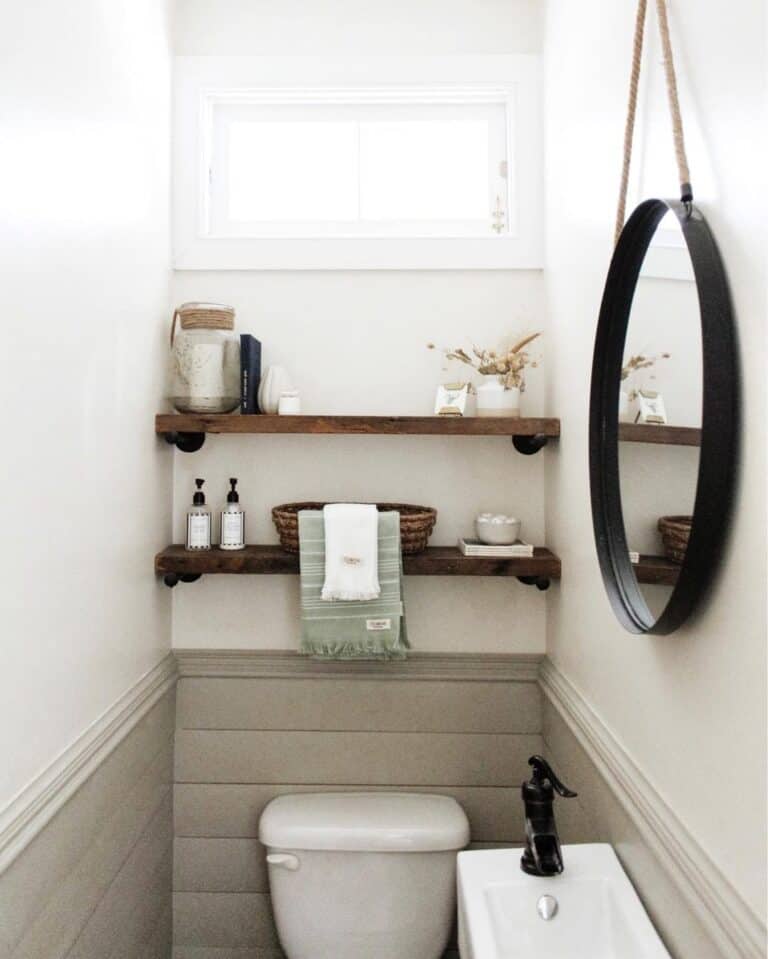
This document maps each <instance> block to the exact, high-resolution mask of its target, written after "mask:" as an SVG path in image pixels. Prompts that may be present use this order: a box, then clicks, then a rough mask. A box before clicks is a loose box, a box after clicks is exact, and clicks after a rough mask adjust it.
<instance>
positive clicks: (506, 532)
mask: <svg viewBox="0 0 768 959" xmlns="http://www.w3.org/2000/svg"><path fill="white" fill-rule="evenodd" d="M520 526H521V523H520V520H519V519H515V517H514V516H506V515H505V514H504V513H481V514H480V515H479V516H478V517H477V518H476V519H475V534H476V535H477V538H478V539H479V540H480V542H481V543H486V544H487V545H488V546H511V545H512V543H514V542H516V541H517V540H518V539H520Z"/></svg>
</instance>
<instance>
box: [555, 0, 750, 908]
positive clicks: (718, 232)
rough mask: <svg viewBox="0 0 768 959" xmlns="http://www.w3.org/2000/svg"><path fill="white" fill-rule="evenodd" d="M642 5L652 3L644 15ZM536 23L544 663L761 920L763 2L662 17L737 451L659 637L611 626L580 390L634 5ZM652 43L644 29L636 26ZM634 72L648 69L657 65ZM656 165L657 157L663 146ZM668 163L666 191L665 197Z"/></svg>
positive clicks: (565, 2) (613, 189) (612, 183)
mask: <svg viewBox="0 0 768 959" xmlns="http://www.w3.org/2000/svg"><path fill="white" fill-rule="evenodd" d="M649 6H650V7H652V6H653V5H652V4H651V5H649ZM546 8H547V15H546V25H545V41H544V45H545V50H546V61H547V67H546V74H547V81H546V89H547V93H546V96H547V102H546V115H547V152H548V165H547V186H548V215H547V229H548V238H549V240H548V247H549V248H548V257H547V292H548V300H549V325H548V341H549V342H550V343H555V344H556V352H555V356H554V357H553V360H552V364H551V367H550V375H549V378H548V383H549V387H550V396H549V407H550V413H551V414H552V415H559V416H561V418H562V434H563V435H562V439H561V441H560V445H559V450H557V451H555V452H554V453H550V454H548V472H547V502H546V509H547V527H548V529H547V538H548V541H549V545H550V546H551V547H552V548H553V549H554V550H555V551H556V552H557V553H559V554H560V556H561V557H562V560H563V571H564V572H563V580H562V584H561V585H560V586H559V587H558V589H557V591H555V592H553V593H552V594H551V596H550V599H549V609H548V629H547V651H548V654H549V656H550V657H551V659H552V660H553V661H554V663H555V664H556V666H557V667H558V668H559V669H560V670H561V671H562V673H564V674H565V675H566V676H567V677H568V678H569V679H570V680H571V682H572V683H573V684H574V685H575V686H576V687H577V689H578V690H579V691H580V692H581V693H582V694H583V696H584V697H586V699H587V700H588V702H589V703H590V704H591V706H592V707H593V709H594V710H595V711H596V712H597V713H598V715H599V716H600V718H601V719H602V720H603V721H604V722H605V724H606V725H607V726H608V727H609V729H610V730H611V731H612V732H613V734H614V735H615V736H616V738H617V739H618V740H619V741H620V742H621V743H622V744H623V746H624V747H625V748H626V749H627V751H628V752H629V754H630V756H631V757H632V758H633V759H634V761H635V762H636V763H637V764H638V765H639V766H640V768H641V769H642V770H643V772H644V773H645V775H646V776H647V777H648V779H649V780H650V781H651V783H652V784H653V785H654V786H655V788H656V789H657V790H658V792H659V793H660V794H661V795H662V797H663V798H664V799H665V800H666V801H667V803H668V804H669V805H670V806H671V807H672V809H674V810H675V812H676V813H677V815H678V817H679V818H680V820H682V821H683V822H684V823H686V825H687V826H688V828H689V830H690V832H691V834H692V835H693V837H694V838H695V839H696V840H697V841H698V842H699V843H700V845H701V846H702V847H703V849H704V850H705V851H706V852H707V853H708V854H709V856H710V857H711V859H712V860H713V861H715V862H716V863H717V865H718V866H719V868H720V869H721V870H722V872H723V873H724V874H725V876H726V877H727V878H728V880H729V881H730V882H731V883H732V884H733V886H734V887H735V889H736V890H737V891H738V892H739V893H740V894H741V896H742V897H743V899H744V900H745V902H746V903H747V904H748V905H749V906H750V907H751V908H752V909H753V910H754V912H755V913H756V914H757V915H763V914H764V907H765V832H764V828H765V806H766V794H765V757H766V702H765V675H766V557H765V552H766V542H765V531H766V522H765V521H766V514H765V492H766V485H765V436H766V410H765V396H766V393H765V357H766V338H765V333H766V269H765V249H766V242H765V241H766V233H765V220H766V210H765V196H766V191H765V169H766V164H765V158H766V153H765V149H764V148H765V142H764V134H765V113H764V102H765V37H766V30H765V22H764V18H765V5H764V4H762V3H758V2H755V0H734V2H731V3H728V4H705V5H702V4H701V3H699V2H697V0H674V2H672V3H671V4H670V16H671V21H672V30H673V43H674V46H675V49H676V51H677V61H678V69H679V71H680V72H681V74H683V78H684V82H685V83H686V84H687V85H688V87H689V89H690V90H691V92H692V97H693V101H694V103H695V106H696V109H697V112H698V119H699V121H700V123H701V126H702V130H703V134H704V140H705V143H706V148H707V153H708V156H707V157H703V158H702V157H698V158H697V156H696V155H695V154H694V155H692V156H691V163H692V174H693V183H694V188H695V187H696V184H697V179H696V171H697V160H699V161H700V162H699V163H698V166H699V168H703V166H704V165H705V163H706V164H707V165H710V166H711V168H712V171H713V173H714V176H713V183H714V188H713V189H712V190H710V191H709V192H707V191H705V192H700V193H699V195H698V196H697V199H698V202H699V204H700V206H701V207H702V209H703V210H704V212H705V214H706V216H707V217H708V219H709V221H710V223H711V226H712V228H713V230H714V233H715V236H716V238H717V240H718V243H719V245H720V248H721V251H722V254H723V256H724V259H725V264H726V268H727V271H728V274H729V278H730V283H731V289H732V293H733V299H734V304H735V311H736V317H737V322H738V328H739V336H740V340H741V359H742V364H743V398H744V409H743V418H744V424H745V427H744V451H743V459H742V463H741V467H740V474H741V480H740V488H739V495H738V501H737V504H736V511H735V517H734V526H733V535H732V537H731V540H730V543H729V545H728V548H727V550H726V553H725V555H724V557H723V570H722V575H721V576H720V578H719V580H718V581H717V583H716V585H715V587H714V589H713V590H712V594H711V596H710V597H709V602H708V603H707V605H706V607H705V609H703V610H702V612H701V613H700V614H699V615H698V616H697V617H696V618H695V619H694V620H692V621H691V622H690V623H689V624H688V625H687V626H686V627H685V628H683V629H682V630H680V631H679V632H677V633H675V634H674V635H672V636H670V637H667V638H664V637H637V636H631V635H629V634H628V633H625V632H624V631H623V630H622V629H621V627H620V626H619V625H618V624H617V622H616V621H615V619H614V617H613V615H612V612H611V609H610V607H609V604H608V600H607V598H606V596H605V592H604V590H603V586H602V582H601V578H600V572H599V569H598V564H597V559H596V556H595V550H594V545H593V537H592V525H591V518H590V504H589V477H588V463H587V456H588V454H587V418H588V403H589V397H588V384H589V375H590V367H591V354H592V346H593V338H594V330H595V325H596V320H597V314H598V310H599V305H600V298H601V295H602V284H603V281H604V276H605V272H606V268H607V264H608V261H609V257H610V254H611V246H612V232H613V217H614V211H615V204H616V194H617V189H618V176H619V169H620V161H621V148H622V134H623V121H624V111H625V103H626V91H627V83H628V76H629V57H630V51H631V42H632V29H633V19H634V11H635V8H636V3H634V2H633V0H620V2H616V3H605V2H602V0H582V2H581V3H578V4H575V3H572V2H569V0H548V2H547V5H546ZM651 29H656V25H655V20H651ZM652 68H653V69H657V70H659V69H661V66H660V64H659V63H658V62H656V63H653V64H652ZM670 155H671V145H670ZM675 188H676V181H675V175H674V166H673V165H670V179H669V192H670V194H672V195H674V192H675Z"/></svg>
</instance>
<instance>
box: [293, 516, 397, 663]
mask: <svg viewBox="0 0 768 959" xmlns="http://www.w3.org/2000/svg"><path fill="white" fill-rule="evenodd" d="M299 562H300V566H301V652H302V653H306V654H307V655H308V656H317V657H322V658H324V659H403V658H405V651H406V649H408V648H409V643H408V635H407V630H406V627H405V610H404V607H403V557H402V553H401V550H400V514H399V513H394V512H392V513H379V585H380V586H381V595H380V596H379V598H378V599H372V600H366V601H363V602H358V601H349V600H346V601H345V600H331V601H329V600H324V599H322V596H321V593H322V588H323V581H324V579H325V523H324V520H323V514H322V512H321V511H320V510H302V511H301V512H300V513H299Z"/></svg>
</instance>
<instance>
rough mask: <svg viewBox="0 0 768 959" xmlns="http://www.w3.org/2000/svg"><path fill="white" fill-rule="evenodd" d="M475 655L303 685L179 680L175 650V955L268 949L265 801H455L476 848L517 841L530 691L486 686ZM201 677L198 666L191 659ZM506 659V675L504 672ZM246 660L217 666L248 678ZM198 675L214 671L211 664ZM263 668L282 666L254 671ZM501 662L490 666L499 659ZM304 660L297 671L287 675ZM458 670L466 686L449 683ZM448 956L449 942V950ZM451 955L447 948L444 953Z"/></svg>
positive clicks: (528, 676)
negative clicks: (426, 796)
mask: <svg viewBox="0 0 768 959" xmlns="http://www.w3.org/2000/svg"><path fill="white" fill-rule="evenodd" d="M482 660H483V657H482V656H480V657H475V658H473V657H462V659H461V665H459V663H458V661H456V662H453V661H452V662H451V663H449V662H448V660H447V659H446V660H445V661H444V662H443V661H442V660H441V662H440V663H439V664H438V663H436V662H435V663H434V664H432V667H429V666H427V665H426V664H425V663H419V664H415V665H414V667H413V669H414V671H415V670H424V671H427V670H428V669H430V668H433V667H434V668H436V669H439V670H441V673H442V675H446V674H447V675H450V677H451V678H450V679H446V678H436V677H435V676H434V675H431V676H430V675H424V674H423V673H422V675H421V676H416V675H413V674H409V673H408V669H409V668H410V667H407V666H406V667H404V668H403V670H402V671H401V672H400V674H399V675H392V678H386V679H385V678H382V676H383V675H386V674H383V673H382V671H381V670H380V669H379V670H378V671H377V669H376V667H375V666H374V667H370V666H369V667H368V670H367V675H366V671H364V672H362V673H357V674H356V675H345V674H344V673H343V672H342V671H341V670H339V672H338V673H335V674H333V675H317V676H315V677H314V678H308V677H307V676H306V675H304V676H302V675H301V674H300V673H299V674H297V675H296V676H295V677H293V678H291V677H290V676H286V675H282V676H273V677H271V678H270V677H263V676H258V675H256V676H254V675H245V676H242V675H241V676H237V675H235V676H231V675H230V676H226V677H222V676H216V675H208V676H206V675H202V676H201V675H194V676H189V675H187V676H185V675H184V669H185V659H184V656H182V660H181V662H180V669H181V672H182V678H181V680H180V682H179V689H178V697H179V708H178V718H177V725H178V729H177V734H176V785H175V790H174V795H175V799H174V815H175V836H176V838H175V847H174V902H175V910H174V957H175V959H225V957H226V959H229V957H230V956H232V957H235V956H236V957H237V959H243V957H250V956H255V957H258V959H273V957H277V956H278V955H279V951H277V952H276V950H278V949H279V944H278V941H277V939H276V933H275V929H274V924H273V921H272V918H271V911H270V905H269V894H268V892H269V886H268V881H267V873H266V866H265V862H264V849H263V847H262V846H261V845H260V844H259V842H258V839H257V833H258V821H259V817H260V815H261V812H262V810H263V809H264V807H265V806H266V804H267V803H268V802H269V801H270V800H271V799H273V798H274V797H275V796H279V795H283V794H285V793H291V792H317V791H339V790H342V791H343V790H355V789H358V790H360V789H366V790H367V789H374V790H377V791H393V790H395V791H396V790H403V789H405V790H409V791H423V792H437V793H443V794H447V795H452V796H454V797H455V798H456V799H457V800H458V801H459V802H460V803H461V804H462V806H463V807H464V809H465V810H466V812H467V815H468V817H469V820H470V824H471V829H472V837H473V839H474V840H475V841H478V842H484V843H494V844H495V843H499V844H519V843H520V842H521V841H522V836H523V818H522V805H521V801H520V794H519V786H520V783H521V782H522V780H523V778H524V777H525V775H526V770H527V768H528V767H527V758H528V756H529V755H530V754H531V753H532V752H536V751H540V749H541V748H542V737H541V694H540V690H539V688H538V685H537V683H536V680H535V676H536V674H535V669H532V668H531V666H532V663H529V662H527V661H526V662H525V663H522V661H521V663H520V664H519V666H520V672H518V673H517V675H520V676H524V677H525V678H524V679H519V680H513V681H510V680H509V679H508V678H505V679H503V680H501V681H497V680H495V679H493V678H492V677H493V675H494V674H493V672H492V670H487V671H486V668H487V666H488V664H483V662H482ZM193 662H194V667H193V668H195V669H200V670H203V671H204V670H205V669H206V666H205V662H204V661H203V660H201V661H193V660H192V659H190V662H189V663H188V664H187V665H190V664H191V663H193ZM511 662H512V658H511V657H510V658H507V659H506V660H505V666H506V669H507V673H506V675H507V677H508V676H509V675H510V674H512V675H515V672H514V667H513V666H512V665H511ZM259 663H260V660H259V659H258V657H256V658H254V659H252V660H250V663H249V662H248V658H247V657H243V658H241V659H236V660H233V661H232V662H231V663H227V664H225V666H224V668H227V669H242V670H248V669H253V670H255V671H257V672H258V670H259V669H260V668H261V666H263V665H264V664H261V666H260V665H259ZM209 665H210V666H211V671H212V672H213V671H215V668H216V666H215V664H213V663H210V664H209ZM267 665H268V668H269V669H272V668H281V669H282V668H283V666H284V667H285V668H286V669H287V670H290V669H291V668H293V664H292V663H291V661H290V660H286V663H285V664H283V666H280V665H279V664H275V663H271V662H270V663H269V664H267ZM500 665H502V664H500ZM304 668H305V661H304V662H302V663H296V669H297V670H303V669H304ZM462 675H465V676H469V677H473V678H468V679H461V678H459V677H460V676H462ZM452 948H454V949H455V945H454V946H452ZM449 955H450V954H449Z"/></svg>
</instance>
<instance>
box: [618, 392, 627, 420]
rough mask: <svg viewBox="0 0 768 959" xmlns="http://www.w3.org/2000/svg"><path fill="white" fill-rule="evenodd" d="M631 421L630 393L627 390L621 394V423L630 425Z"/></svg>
mask: <svg viewBox="0 0 768 959" xmlns="http://www.w3.org/2000/svg"><path fill="white" fill-rule="evenodd" d="M629 421H630V413H629V393H627V391H626V390H621V392H620V393H619V423H628V422H629Z"/></svg>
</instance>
